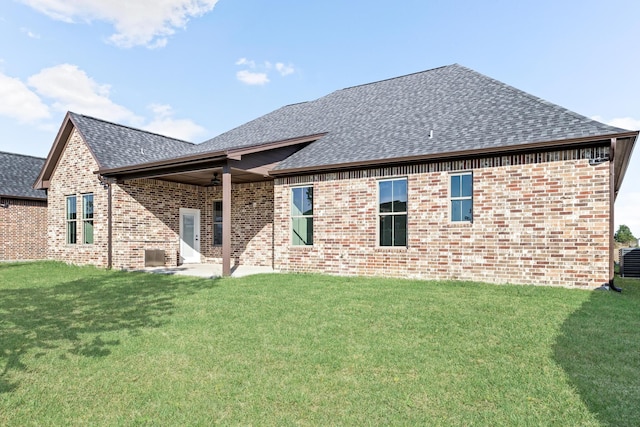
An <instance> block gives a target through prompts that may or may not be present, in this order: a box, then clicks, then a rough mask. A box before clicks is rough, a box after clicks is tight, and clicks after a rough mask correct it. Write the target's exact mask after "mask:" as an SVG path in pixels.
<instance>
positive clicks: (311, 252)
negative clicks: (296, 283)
mask: <svg viewBox="0 0 640 427" xmlns="http://www.w3.org/2000/svg"><path fill="white" fill-rule="evenodd" d="M405 170H406V171H408V173H398V172H402V171H403V169H402V168H388V169H378V170H372V171H360V172H359V173H352V174H351V176H347V174H324V175H314V176H308V177H298V178H295V179H280V180H278V181H277V182H276V185H275V195H274V200H275V227H274V248H275V251H274V265H275V268H276V269H280V270H283V271H324V272H327V273H333V274H341V275H373V276H375V275H381V276H396V277H414V278H425V279H443V280H446V279H461V280H478V281H486V282H493V283H507V282H508V283H518V284H544V285H559V286H577V287H594V286H599V285H600V284H602V283H604V282H607V281H608V277H609V276H608V265H609V264H608V244H609V227H608V218H609V175H608V173H609V166H608V164H606V163H605V164H602V165H598V166H590V165H589V162H588V160H553V161H545V162H542V163H536V164H520V165H510V166H488V167H484V166H483V167H480V166H478V169H473V170H472V171H473V186H474V187H473V195H474V207H473V213H474V221H473V223H452V222H450V221H449V199H448V186H449V176H450V172H448V171H436V172H429V171H427V172H420V171H418V172H412V170H411V169H410V168H405ZM427 170H428V169H427ZM400 176H406V177H407V179H408V244H407V247H406V248H405V247H402V248H387V247H378V246H377V242H378V235H377V221H378V217H377V183H378V180H379V179H380V178H388V177H400ZM305 181H306V182H311V183H313V186H314V245H313V246H312V247H293V246H291V244H290V241H291V237H290V233H291V230H290V221H291V220H290V217H289V212H290V197H291V196H290V191H291V190H290V189H291V187H292V186H294V185H299V184H301V183H303V182H305Z"/></svg>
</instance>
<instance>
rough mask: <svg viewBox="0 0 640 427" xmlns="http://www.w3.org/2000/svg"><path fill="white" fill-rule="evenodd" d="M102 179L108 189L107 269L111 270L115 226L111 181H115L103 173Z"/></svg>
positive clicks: (103, 184)
mask: <svg viewBox="0 0 640 427" xmlns="http://www.w3.org/2000/svg"><path fill="white" fill-rule="evenodd" d="M98 179H99V180H100V184H102V186H103V187H104V188H106V190H107V269H108V270H111V269H112V268H113V228H112V221H111V216H112V215H111V204H112V202H111V198H112V197H111V196H112V190H111V183H112V182H113V181H112V180H111V179H109V178H105V177H103V176H102V175H100V176H99V178H98Z"/></svg>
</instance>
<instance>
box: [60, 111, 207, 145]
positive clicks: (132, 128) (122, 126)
mask: <svg viewBox="0 0 640 427" xmlns="http://www.w3.org/2000/svg"><path fill="white" fill-rule="evenodd" d="M69 114H71V115H72V116H80V117H84V118H87V119H91V120H95V121H98V122H102V123H107V124H110V125H114V126H118V127H121V128H126V129H130V130H133V131H136V132H143V133H148V134H150V135H157V136H161V137H163V138H167V139H172V140H174V141H178V142H184V143H186V144H189V145H197V144H195V143H193V142H190V141H186V140H184V139H180V138H174V137H172V136H167V135H163V134H161V133H157V132H151V131H148V130H144V129H140V128H136V127H133V126H129V125H123V124H120V123H115V122H110V121H109V120H104V119H99V118H97V117H93V116H88V115H86V114H79V113H74V112H73V111H69Z"/></svg>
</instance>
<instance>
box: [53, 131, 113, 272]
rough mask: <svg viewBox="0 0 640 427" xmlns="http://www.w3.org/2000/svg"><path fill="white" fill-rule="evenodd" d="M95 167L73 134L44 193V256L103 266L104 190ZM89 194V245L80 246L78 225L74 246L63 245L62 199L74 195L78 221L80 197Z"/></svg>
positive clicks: (80, 229) (80, 207)
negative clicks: (46, 224) (90, 238)
mask: <svg viewBox="0 0 640 427" xmlns="http://www.w3.org/2000/svg"><path fill="white" fill-rule="evenodd" d="M97 169H98V165H97V163H96V161H95V159H94V157H93V155H92V154H91V152H90V151H89V149H88V148H87V146H86V144H85V143H84V141H83V140H82V137H81V136H80V134H79V133H78V131H77V130H74V131H73V133H72V134H71V135H70V136H69V140H68V141H67V144H66V146H65V148H64V151H63V153H62V155H61V156H60V159H59V161H58V164H57V166H56V169H55V170H54V172H53V174H52V176H51V183H50V186H49V191H48V193H47V194H48V197H47V201H48V205H49V207H48V212H47V214H48V215H47V216H48V233H47V239H48V256H49V258H51V259H55V260H59V261H65V262H69V263H72V264H81V265H82V264H92V265H97V266H106V265H107V190H106V189H105V188H104V187H103V186H102V184H101V183H100V181H99V180H98V176H97V175H96V174H94V173H93V172H94V171H95V170H97ZM87 193H93V204H94V219H93V224H94V229H93V242H94V243H93V244H88V245H85V244H82V243H81V242H82V238H83V236H82V225H81V224H82V223H81V220H79V221H78V243H76V244H67V242H66V218H65V215H66V213H65V212H66V211H65V205H66V196H69V195H75V196H76V197H77V198H76V203H77V206H76V210H77V213H78V217H79V218H80V217H81V215H82V194H87Z"/></svg>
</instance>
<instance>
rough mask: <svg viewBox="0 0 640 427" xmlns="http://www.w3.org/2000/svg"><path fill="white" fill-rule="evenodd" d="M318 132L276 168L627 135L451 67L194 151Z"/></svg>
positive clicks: (332, 101)
mask: <svg viewBox="0 0 640 427" xmlns="http://www.w3.org/2000/svg"><path fill="white" fill-rule="evenodd" d="M431 131H433V133H432V137H431V138H430V134H431ZM320 132H327V135H326V136H325V137H323V138H321V139H319V140H318V141H316V142H315V143H313V144H310V145H308V146H307V147H305V148H303V149H302V150H300V151H298V152H297V153H295V154H293V155H292V156H291V157H289V158H288V159H286V160H285V161H283V162H282V163H280V165H279V166H278V167H277V168H276V169H277V170H283V171H284V170H296V169H309V170H313V169H323V168H324V167H327V166H336V165H345V164H354V163H366V162H371V161H375V162H379V161H381V160H382V161H384V160H388V161H393V159H401V158H412V157H420V156H424V157H428V156H437V155H442V154H454V153H456V152H458V153H466V152H470V151H479V150H487V151H494V150H499V149H501V148H504V147H518V146H523V147H524V146H526V145H529V144H534V143H542V142H549V141H570V140H578V139H584V138H587V139H588V138H592V137H597V136H603V135H617V134H625V133H628V131H626V130H624V129H620V128H616V127H613V126H609V125H606V124H603V123H599V122H597V121H594V120H591V119H589V118H587V117H584V116H581V115H579V114H577V113H574V112H572V111H569V110H567V109H566V108H562V107H560V106H558V105H555V104H552V103H550V102H547V101H544V100H542V99H540V98H537V97H534V96H532V95H529V94H527V93H525V92H523V91H521V90H518V89H515V88H513V87H511V86H509V85H506V84H504V83H501V82H499V81H497V80H494V79H491V78H489V77H486V76H484V75H482V74H480V73H477V72H475V71H473V70H470V69H468V68H466V67H463V66H460V65H457V64H454V65H450V66H446V67H441V68H436V69H433V70H429V71H424V72H420V73H415V74H410V75H406V76H402V77H397V78H393V79H389V80H383V81H379V82H375V83H370V84H365V85H361V86H355V87H351V88H347V89H342V90H338V91H336V92H333V93H331V94H329V95H327V96H324V97H322V98H319V99H317V100H315V101H311V102H307V103H302V104H296V105H290V106H287V107H284V108H281V109H279V110H276V111H274V112H272V113H269V114H267V115H265V116H262V117H260V118H258V119H256V120H253V121H251V122H248V123H247V124H245V125H242V126H240V127H238V128H236V129H233V130H232V131H230V132H227V133H225V134H222V135H220V136H218V137H216V138H213V139H211V140H208V141H205V142H204V143H202V144H201V145H200V146H199V147H198V148H197V149H198V150H204V149H207V148H209V147H213V146H215V147H220V146H225V145H226V146H232V145H235V144H242V143H245V144H257V143H260V142H261V141H264V140H278V139H284V138H291V137H293V136H295V135H296V134H308V133H320ZM276 173H277V171H276Z"/></svg>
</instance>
